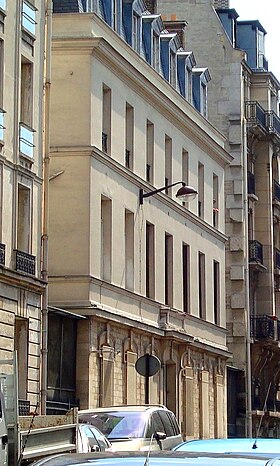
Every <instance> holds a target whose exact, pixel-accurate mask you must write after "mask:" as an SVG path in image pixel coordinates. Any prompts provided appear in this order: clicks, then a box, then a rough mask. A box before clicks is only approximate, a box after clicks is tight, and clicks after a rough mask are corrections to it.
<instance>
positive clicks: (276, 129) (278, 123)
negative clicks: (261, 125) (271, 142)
mask: <svg viewBox="0 0 280 466" xmlns="http://www.w3.org/2000/svg"><path fill="white" fill-rule="evenodd" d="M266 119H267V130H268V132H269V134H274V135H275V136H276V137H278V138H279V139H280V118H279V117H278V116H277V115H276V113H275V112H273V111H269V112H266Z"/></svg>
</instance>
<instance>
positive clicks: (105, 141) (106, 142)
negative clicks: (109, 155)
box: [102, 133, 108, 152]
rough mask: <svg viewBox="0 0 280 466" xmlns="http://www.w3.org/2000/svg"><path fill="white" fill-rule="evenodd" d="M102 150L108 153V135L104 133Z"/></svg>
mask: <svg viewBox="0 0 280 466" xmlns="http://www.w3.org/2000/svg"><path fill="white" fill-rule="evenodd" d="M102 150H103V152H107V151H108V134H106V133H102Z"/></svg>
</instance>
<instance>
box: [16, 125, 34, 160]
mask: <svg viewBox="0 0 280 466" xmlns="http://www.w3.org/2000/svg"><path fill="white" fill-rule="evenodd" d="M33 141H34V132H33V131H32V130H31V129H28V128H27V127H26V126H23V125H20V130H19V150H20V152H21V153H22V154H25V155H27V156H28V157H30V158H33V155H34V154H33V151H34V144H33Z"/></svg>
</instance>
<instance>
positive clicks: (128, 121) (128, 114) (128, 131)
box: [125, 103, 134, 170]
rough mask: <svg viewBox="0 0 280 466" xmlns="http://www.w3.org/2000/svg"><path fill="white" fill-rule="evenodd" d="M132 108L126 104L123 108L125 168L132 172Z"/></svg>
mask: <svg viewBox="0 0 280 466" xmlns="http://www.w3.org/2000/svg"><path fill="white" fill-rule="evenodd" d="M133 146H134V108H133V107H132V106H131V105H129V104H128V103H126V107H125V166H126V168H129V169H130V170H133V152H134V147H133Z"/></svg>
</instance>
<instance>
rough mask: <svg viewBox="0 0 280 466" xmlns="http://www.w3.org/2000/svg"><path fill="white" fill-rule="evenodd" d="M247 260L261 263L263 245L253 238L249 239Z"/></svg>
mask: <svg viewBox="0 0 280 466" xmlns="http://www.w3.org/2000/svg"><path fill="white" fill-rule="evenodd" d="M249 262H257V263H259V264H263V245H262V244H261V243H260V242H259V241H256V240H255V239H254V240H250V241H249Z"/></svg>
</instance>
